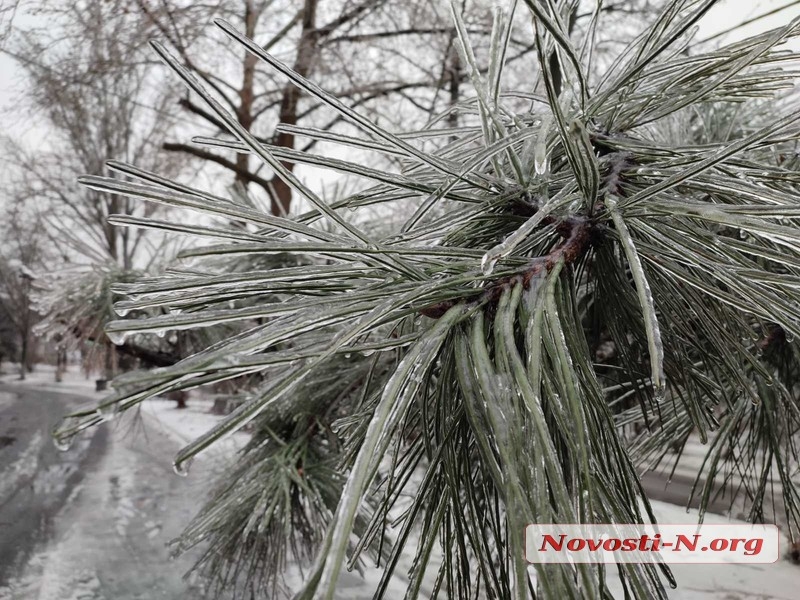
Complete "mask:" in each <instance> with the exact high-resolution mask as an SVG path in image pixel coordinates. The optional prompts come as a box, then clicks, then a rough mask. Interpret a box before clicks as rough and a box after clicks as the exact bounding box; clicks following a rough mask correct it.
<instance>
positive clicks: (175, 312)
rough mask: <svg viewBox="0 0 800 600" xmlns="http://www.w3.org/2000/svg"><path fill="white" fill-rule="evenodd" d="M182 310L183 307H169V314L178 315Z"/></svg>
mask: <svg viewBox="0 0 800 600" xmlns="http://www.w3.org/2000/svg"><path fill="white" fill-rule="evenodd" d="M182 312H183V309H180V308H170V309H169V314H171V315H179V314H181V313H182Z"/></svg>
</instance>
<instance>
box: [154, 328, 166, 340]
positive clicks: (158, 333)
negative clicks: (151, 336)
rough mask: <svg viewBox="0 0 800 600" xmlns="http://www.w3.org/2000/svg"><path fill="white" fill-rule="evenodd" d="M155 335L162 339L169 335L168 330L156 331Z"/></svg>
mask: <svg viewBox="0 0 800 600" xmlns="http://www.w3.org/2000/svg"><path fill="white" fill-rule="evenodd" d="M155 334H156V335H157V336H158V337H160V338H163V337H164V336H165V335H167V331H166V329H157V330H156V331H155Z"/></svg>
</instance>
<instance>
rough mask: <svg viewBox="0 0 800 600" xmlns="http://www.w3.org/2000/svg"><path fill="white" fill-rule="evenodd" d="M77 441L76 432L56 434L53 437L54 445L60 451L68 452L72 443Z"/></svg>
mask: <svg viewBox="0 0 800 600" xmlns="http://www.w3.org/2000/svg"><path fill="white" fill-rule="evenodd" d="M74 441H75V434H74V433H71V434H64V435H56V436H55V437H53V445H54V446H55V447H56V448H57V449H58V451H59V452H66V451H67V450H69V449H70V448H72V443H73V442H74Z"/></svg>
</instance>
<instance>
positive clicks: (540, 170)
mask: <svg viewBox="0 0 800 600" xmlns="http://www.w3.org/2000/svg"><path fill="white" fill-rule="evenodd" d="M552 122H553V117H552V116H551V115H549V114H548V115H545V116H544V117H543V118H542V124H541V125H540V126H539V135H538V136H537V139H536V147H535V148H534V151H533V168H534V170H535V171H536V174H537V175H540V176H541V175H545V174H546V173H547V172H548V171H549V169H550V157H549V156H548V155H547V134H548V133H549V132H550V126H551V124H552Z"/></svg>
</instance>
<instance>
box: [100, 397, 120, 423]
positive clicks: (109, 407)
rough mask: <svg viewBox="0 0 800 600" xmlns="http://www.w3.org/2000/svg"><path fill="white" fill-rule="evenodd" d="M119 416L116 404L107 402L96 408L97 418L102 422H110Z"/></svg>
mask: <svg viewBox="0 0 800 600" xmlns="http://www.w3.org/2000/svg"><path fill="white" fill-rule="evenodd" d="M118 414H119V404H117V403H116V402H107V403H105V404H101V405H100V406H98V407H97V416H98V417H100V420H101V421H103V422H107V421H112V420H113V419H115V418H116V417H117V415H118Z"/></svg>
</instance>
